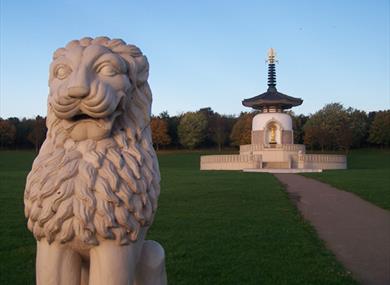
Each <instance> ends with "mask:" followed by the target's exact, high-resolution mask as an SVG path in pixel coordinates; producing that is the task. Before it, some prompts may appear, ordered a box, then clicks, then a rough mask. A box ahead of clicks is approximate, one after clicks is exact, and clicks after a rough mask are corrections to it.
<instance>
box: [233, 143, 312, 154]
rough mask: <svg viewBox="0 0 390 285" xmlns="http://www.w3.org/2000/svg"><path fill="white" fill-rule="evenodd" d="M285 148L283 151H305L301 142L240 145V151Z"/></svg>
mask: <svg viewBox="0 0 390 285" xmlns="http://www.w3.org/2000/svg"><path fill="white" fill-rule="evenodd" d="M270 149H271V150H273V149H277V150H285V151H302V152H305V150H306V148H305V145H303V144H277V145H273V146H272V147H271V146H270V145H264V144H244V145H240V153H242V152H253V151H262V150H270Z"/></svg>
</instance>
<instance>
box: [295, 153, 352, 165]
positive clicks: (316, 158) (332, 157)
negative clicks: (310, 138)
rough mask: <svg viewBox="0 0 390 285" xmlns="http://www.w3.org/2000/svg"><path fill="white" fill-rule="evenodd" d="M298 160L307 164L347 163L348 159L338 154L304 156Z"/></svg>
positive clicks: (300, 156)
mask: <svg viewBox="0 0 390 285" xmlns="http://www.w3.org/2000/svg"><path fill="white" fill-rule="evenodd" d="M298 159H299V160H300V161H305V162H325V163H326V162H329V163H334V162H337V163H345V162H346V161H347V158H346V156H345V155H338V154H304V155H299V156H298Z"/></svg>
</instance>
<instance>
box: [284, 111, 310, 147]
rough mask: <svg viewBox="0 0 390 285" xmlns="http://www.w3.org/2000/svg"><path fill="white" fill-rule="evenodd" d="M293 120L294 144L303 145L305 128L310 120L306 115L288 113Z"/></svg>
mask: <svg viewBox="0 0 390 285" xmlns="http://www.w3.org/2000/svg"><path fill="white" fill-rule="evenodd" d="M288 113H289V114H290V115H291V118H292V125H293V130H294V143H295V144H303V143H304V131H303V126H304V125H305V124H306V122H307V120H308V119H309V117H308V116H305V115H302V114H301V115H296V114H294V112H292V111H290V112H288Z"/></svg>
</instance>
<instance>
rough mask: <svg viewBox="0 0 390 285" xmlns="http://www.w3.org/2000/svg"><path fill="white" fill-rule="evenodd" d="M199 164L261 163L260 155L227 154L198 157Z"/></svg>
mask: <svg viewBox="0 0 390 285" xmlns="http://www.w3.org/2000/svg"><path fill="white" fill-rule="evenodd" d="M200 161H201V163H229V162H230V163H232V162H233V163H234V162H253V161H261V156H260V155H245V154H244V155H242V154H241V155H240V154H228V155H206V156H201V157H200Z"/></svg>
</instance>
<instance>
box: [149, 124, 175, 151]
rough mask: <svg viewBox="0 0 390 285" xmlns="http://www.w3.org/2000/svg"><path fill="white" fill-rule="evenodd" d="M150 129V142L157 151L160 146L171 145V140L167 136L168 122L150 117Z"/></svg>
mask: <svg viewBox="0 0 390 285" xmlns="http://www.w3.org/2000/svg"><path fill="white" fill-rule="evenodd" d="M150 128H151V129H152V140H153V144H154V145H155V147H156V150H159V149H160V146H162V145H168V144H170V143H171V138H170V136H169V135H168V122H167V121H166V120H164V119H162V118H159V117H152V120H151V121H150Z"/></svg>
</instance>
